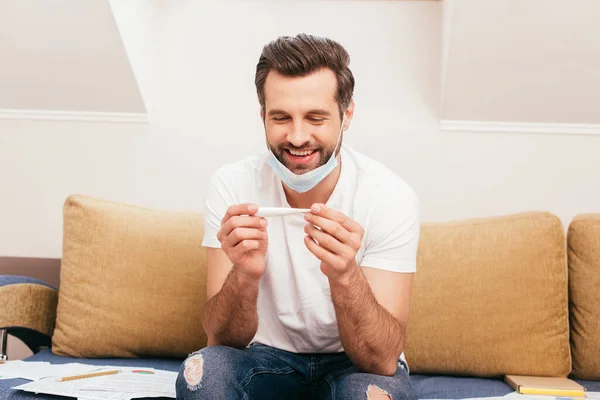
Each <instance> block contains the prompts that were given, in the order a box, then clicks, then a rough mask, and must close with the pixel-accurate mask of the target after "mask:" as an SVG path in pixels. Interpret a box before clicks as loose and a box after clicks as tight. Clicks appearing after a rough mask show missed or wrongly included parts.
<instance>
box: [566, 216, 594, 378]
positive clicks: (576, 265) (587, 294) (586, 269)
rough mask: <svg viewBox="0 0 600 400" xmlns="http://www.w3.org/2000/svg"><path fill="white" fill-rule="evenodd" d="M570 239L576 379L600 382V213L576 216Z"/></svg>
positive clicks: (572, 335) (570, 288) (570, 286)
mask: <svg viewBox="0 0 600 400" xmlns="http://www.w3.org/2000/svg"><path fill="white" fill-rule="evenodd" d="M567 238H568V243H569V247H568V248H569V291H570V312H571V350H572V354H573V376H574V377H576V378H579V379H589V380H600V214H595V215H592V214H590V215H579V216H577V217H575V218H574V219H573V221H572V222H571V224H570V226H569V233H568V236H567Z"/></svg>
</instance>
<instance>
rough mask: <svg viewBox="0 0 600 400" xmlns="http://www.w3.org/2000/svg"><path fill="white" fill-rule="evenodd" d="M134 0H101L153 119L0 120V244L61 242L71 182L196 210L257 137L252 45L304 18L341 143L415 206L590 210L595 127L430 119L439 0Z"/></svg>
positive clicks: (50, 252)
mask: <svg viewBox="0 0 600 400" xmlns="http://www.w3.org/2000/svg"><path fill="white" fill-rule="evenodd" d="M130 3H131V2H130ZM139 4H140V3H137V5H135V6H132V5H131V4H130V5H126V4H124V3H122V2H119V1H113V2H112V5H113V9H114V10H115V13H116V17H117V22H118V23H120V24H121V31H122V34H123V35H124V40H125V45H126V47H127V48H128V52H129V56H130V58H131V63H132V66H133V69H134V71H135V72H136V75H137V76H138V79H139V84H140V89H141V91H142V94H143V95H144V98H145V102H146V106H147V108H148V111H149V113H150V119H151V122H150V124H149V125H148V126H143V125H127V124H101V123H77V122H41V121H0V188H1V189H0V190H1V196H0V256H8V255H13V256H40V257H59V256H60V253H61V212H62V210H61V207H62V203H63V201H64V199H65V197H66V196H67V195H68V194H70V193H83V194H89V195H93V196H100V197H104V198H108V199H112V200H117V201H125V202H131V203H135V204H139V205H145V206H149V207H156V208H162V209H170V210H186V211H201V210H202V207H203V199H204V195H205V192H206V184H207V181H208V178H209V176H210V174H211V173H212V172H213V171H214V170H215V169H216V168H217V167H219V166H220V165H222V164H223V163H225V162H229V161H234V160H237V159H239V158H241V157H244V156H247V155H251V154H254V153H256V152H259V151H262V150H263V149H264V140H263V135H264V133H263V131H262V125H261V121H260V119H259V117H258V111H259V109H258V101H257V100H256V94H255V89H254V85H253V79H254V68H255V65H256V62H257V60H258V56H259V54H260V51H261V48H262V45H263V44H265V43H266V42H267V41H269V40H271V39H273V38H275V37H276V36H278V35H281V34H288V35H293V34H296V33H297V32H301V31H302V32H308V33H313V34H318V35H326V36H330V37H332V38H334V39H336V40H339V41H340V42H341V43H342V44H343V45H345V46H346V47H347V49H348V50H349V52H350V54H351V57H352V69H353V72H354V74H355V77H356V80H357V86H356V92H355V101H356V117H355V119H354V122H353V124H352V127H351V129H350V131H349V132H348V133H347V135H346V137H345V140H346V143H349V144H350V145H352V146H354V147H356V148H358V149H360V150H361V151H363V152H364V153H366V154H368V155H370V156H372V157H375V158H378V159H380V160H381V161H383V162H384V163H385V164H387V165H389V166H390V167H391V168H393V169H394V170H395V171H396V172H397V173H398V174H399V175H401V176H402V177H404V178H405V179H406V180H407V181H408V182H409V183H410V184H411V185H412V186H413V187H414V188H415V189H416V191H417V192H418V194H419V195H420V198H421V204H422V217H423V220H426V221H439V220H450V219H457V218H466V217H475V216H488V215H497V214H503V213H511V212H518V211H524V210H549V211H552V212H554V213H556V214H558V215H559V216H560V217H561V218H562V219H563V221H564V222H565V223H568V221H569V220H570V218H571V217H572V216H573V215H575V214H577V213H579V212H586V211H597V212H600V167H599V165H598V156H597V154H600V136H587V137H584V136H548V135H546V136H540V135H514V134H513V135H508V134H507V135H503V134H456V133H441V132H440V131H439V129H438V119H439V118H438V115H437V114H438V108H439V98H440V97H439V87H440V76H441V71H440V68H441V41H442V34H441V29H442V24H441V19H442V5H441V3H440V2H393V1H392V2H390V1H381V2H378V1H371V0H369V1H332V2H325V1H323V2H302V3H300V2H297V3H296V2H295V3H285V4H283V2H278V3H271V2H267V1H260V0H258V1H225V2H216V1H215V2H206V1H204V2H192V1H187V2H184V1H178V2H159V1H156V2H152V3H148V4H150V5H151V6H152V7H148V8H144V7H141V9H140V5H139ZM130 7H137V8H138V9H137V10H133V9H132V8H130ZM133 11H136V12H137V14H135V13H134V12H133ZM126 15H129V17H125V16H126ZM126 21H130V22H129V23H130V24H133V25H129V26H124V25H123V24H124V23H126Z"/></svg>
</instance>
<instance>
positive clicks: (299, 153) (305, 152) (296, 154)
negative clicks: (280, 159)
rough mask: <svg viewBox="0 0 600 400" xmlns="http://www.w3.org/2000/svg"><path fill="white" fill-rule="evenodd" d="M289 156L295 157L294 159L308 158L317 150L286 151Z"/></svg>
mask: <svg viewBox="0 0 600 400" xmlns="http://www.w3.org/2000/svg"><path fill="white" fill-rule="evenodd" d="M285 151H286V152H287V153H288V154H291V155H293V156H294V157H306V156H309V155H311V154H312V153H314V152H315V151H316V150H291V149H285Z"/></svg>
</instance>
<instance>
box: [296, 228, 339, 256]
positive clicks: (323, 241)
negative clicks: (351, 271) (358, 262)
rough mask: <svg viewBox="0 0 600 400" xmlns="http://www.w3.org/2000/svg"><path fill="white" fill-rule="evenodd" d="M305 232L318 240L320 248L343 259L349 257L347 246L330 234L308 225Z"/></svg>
mask: <svg viewBox="0 0 600 400" xmlns="http://www.w3.org/2000/svg"><path fill="white" fill-rule="evenodd" d="M304 232H306V233H307V234H308V236H310V237H311V238H312V239H314V240H316V242H317V243H318V246H321V247H323V248H325V249H326V250H328V251H329V252H331V253H333V254H337V255H339V256H342V257H344V256H346V255H347V253H348V249H347V248H346V246H345V245H344V244H343V243H342V242H340V241H339V240H337V239H336V238H335V237H333V236H331V235H330V234H329V233H327V232H324V231H320V230H318V229H317V228H315V227H314V226H312V225H310V224H307V225H306V227H305V228H304Z"/></svg>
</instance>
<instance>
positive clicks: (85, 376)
mask: <svg viewBox="0 0 600 400" xmlns="http://www.w3.org/2000/svg"><path fill="white" fill-rule="evenodd" d="M118 373H119V370H113V371H102V372H91V373H89V374H81V375H73V376H65V377H62V378H60V379H59V380H58V381H59V382H65V381H72V380H75V379H84V378H94V377H96V376H104V375H114V374H118Z"/></svg>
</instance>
